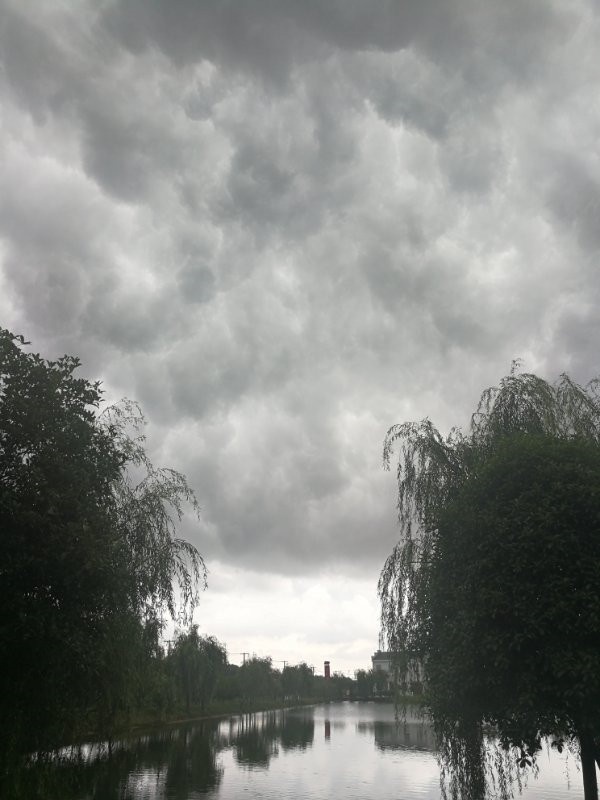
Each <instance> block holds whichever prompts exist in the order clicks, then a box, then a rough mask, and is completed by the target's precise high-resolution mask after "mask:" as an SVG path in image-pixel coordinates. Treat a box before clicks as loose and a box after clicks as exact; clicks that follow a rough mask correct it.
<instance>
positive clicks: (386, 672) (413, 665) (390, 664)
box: [371, 650, 423, 694]
mask: <svg viewBox="0 0 600 800" xmlns="http://www.w3.org/2000/svg"><path fill="white" fill-rule="evenodd" d="M371 662H372V664H373V674H374V676H375V693H376V694H378V693H380V692H390V691H392V689H394V688H395V687H396V686H397V687H398V688H399V689H400V690H401V691H402V692H407V693H409V694H420V692H421V691H422V688H423V669H422V666H421V664H420V663H419V661H417V660H416V659H415V658H410V657H409V656H408V655H407V654H406V653H390V652H387V651H385V650H378V651H377V652H376V653H373V655H372V656H371Z"/></svg>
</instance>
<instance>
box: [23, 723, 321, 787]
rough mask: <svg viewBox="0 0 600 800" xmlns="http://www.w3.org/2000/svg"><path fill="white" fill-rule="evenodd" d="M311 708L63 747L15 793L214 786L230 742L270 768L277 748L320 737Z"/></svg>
mask: <svg viewBox="0 0 600 800" xmlns="http://www.w3.org/2000/svg"><path fill="white" fill-rule="evenodd" d="M314 730H315V723H314V711H313V709H312V708H306V709H300V710H296V711H294V712H288V711H270V712H264V713H259V714H247V715H244V716H241V717H235V718H231V719H230V720H227V721H218V720H210V721H205V722H201V723H196V724H191V725H185V726H181V727H178V728H169V729H166V730H165V729H163V730H161V731H159V732H154V733H152V734H148V735H145V736H139V737H135V738H130V739H124V740H122V741H117V742H113V743H111V746H110V747H109V746H108V745H107V744H106V743H99V744H94V745H83V746H81V747H78V748H65V749H64V750H63V751H61V752H60V753H55V754H53V755H52V756H49V757H47V758H45V759H44V760H38V762H37V763H36V764H35V765H33V764H32V765H30V766H29V768H28V769H26V770H24V771H23V772H22V773H21V774H20V775H18V776H16V777H15V782H14V784H13V786H12V787H11V790H10V793H9V795H10V796H11V797H13V798H15V800H37V798H40V800H41V798H43V799H44V800H59V798H60V800H79V799H80V798H86V800H120V798H123V797H126V798H128V800H148V798H152V797H163V796H168V797H169V798H173V800H187V799H188V798H189V797H192V796H195V795H197V794H205V793H207V792H210V791H211V790H215V789H216V788H217V787H218V786H219V784H220V782H221V778H222V775H223V767H222V766H221V764H220V763H219V753H220V752H222V751H223V750H226V749H231V750H232V751H233V754H234V758H235V760H236V761H237V763H238V764H239V765H240V766H242V767H245V768H248V769H268V767H269V763H270V760H271V758H272V757H273V756H276V755H277V754H278V753H279V749H280V748H281V750H282V751H284V752H287V751H290V750H296V749H299V750H306V749H307V748H308V747H310V746H311V745H312V743H313V740H314Z"/></svg>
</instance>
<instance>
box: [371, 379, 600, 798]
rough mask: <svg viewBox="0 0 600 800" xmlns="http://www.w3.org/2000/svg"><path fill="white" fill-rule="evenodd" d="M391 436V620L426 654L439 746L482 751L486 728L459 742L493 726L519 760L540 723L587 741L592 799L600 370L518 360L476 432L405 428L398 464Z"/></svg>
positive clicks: (400, 429)
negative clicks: (576, 373) (589, 376)
mask: <svg viewBox="0 0 600 800" xmlns="http://www.w3.org/2000/svg"><path fill="white" fill-rule="evenodd" d="M396 443H400V447H401V452H400V458H399V463H398V472H397V477H398V486H399V494H398V511H399V520H400V530H401V538H400V541H399V543H398V545H397V546H396V547H395V549H394V551H393V552H392V554H391V555H390V557H389V558H388V560H387V562H386V564H385V567H384V569H383V571H382V574H381V578H380V584H379V591H380V596H381V600H382V622H383V628H384V631H385V633H386V635H387V638H388V642H389V644H390V647H391V649H393V650H395V651H404V652H411V653H415V654H416V656H417V657H418V658H419V659H420V660H421V661H422V663H423V665H424V667H425V672H426V681H427V702H428V704H429V707H430V710H431V711H432V713H433V716H434V721H435V723H436V726H437V728H438V733H439V734H440V738H441V746H442V749H443V750H444V752H445V753H446V754H447V755H452V753H454V755H456V754H457V753H460V754H461V755H462V756H464V755H465V753H466V752H470V753H471V755H472V754H473V752H477V755H478V756H481V755H482V753H483V748H482V746H481V739H480V744H479V745H478V746H477V747H475V748H474V749H473V747H472V746H469V747H466V749H465V748H463V749H462V750H461V749H460V747H458V748H457V746H456V745H455V744H452V743H451V742H450V740H451V739H452V737H454V738H456V735H457V732H460V731H462V732H463V733H464V732H465V731H469V732H470V733H469V734H468V735H469V736H472V734H473V731H475V730H478V731H479V733H481V729H482V725H484V724H485V723H490V724H492V725H494V726H495V729H496V730H497V731H498V732H499V736H500V741H501V743H502V744H503V745H504V747H505V748H507V749H509V748H511V747H514V748H516V753H517V757H518V763H519V764H520V765H521V766H526V765H527V764H528V763H530V762H531V759H532V757H533V756H534V754H535V752H536V750H537V749H538V748H539V746H540V739H541V737H543V736H550V737H552V738H553V739H554V740H555V741H556V743H557V744H558V746H562V743H563V742H564V741H565V740H569V739H572V740H577V741H578V742H579V745H580V749H581V754H582V760H583V766H584V784H585V788H586V797H588V796H589V797H595V796H596V789H595V773H594V764H593V760H594V750H595V737H596V734H597V733H598V732H600V713H599V712H598V711H597V710H596V709H598V708H599V707H600V706H599V704H598V700H599V699H600V646H599V645H600V588H599V587H600V581H599V580H598V578H599V577H600V566H599V565H600V558H599V557H600V398H599V392H598V382H597V381H593V382H592V383H590V384H589V385H588V386H587V387H585V388H583V387H580V386H578V385H577V384H575V383H574V382H573V381H572V380H571V379H570V378H569V377H568V376H566V375H563V376H561V377H560V379H559V380H558V381H557V382H556V383H555V384H549V383H548V382H546V381H544V380H543V379H541V378H539V377H537V376H535V375H531V374H527V373H524V374H522V373H519V372H518V369H517V367H516V365H515V367H514V368H513V371H512V372H511V374H510V375H508V376H507V377H505V378H504V379H503V380H502V381H501V383H500V385H499V386H498V387H496V388H492V389H488V390H487V391H486V392H484V393H483V395H482V398H481V400H480V403H479V405H478V408H477V410H476V412H475V414H474V415H473V417H472V420H471V425H470V428H469V429H468V430H467V431H466V432H463V431H460V430H458V429H455V430H453V431H451V433H450V434H449V436H448V437H447V438H443V437H442V436H441V435H440V434H439V432H438V431H437V430H436V429H435V427H434V426H433V425H432V424H431V422H430V421H429V420H424V421H422V422H421V423H417V424H415V423H407V424H404V425H400V426H395V427H393V428H392V429H391V430H390V432H389V433H388V436H387V438H386V442H385V445H384V459H385V462H386V464H387V465H388V466H389V464H390V461H391V457H392V451H393V447H394V446H395V444H396ZM444 740H445V742H444ZM471 745H472V742H471ZM590 765H591V766H590ZM455 767H456V765H455ZM467 772H468V771H467ZM465 774H466V773H465ZM471 774H473V773H471ZM480 778H481V775H480ZM479 783H480V789H481V787H482V786H483V785H484V783H485V781H483V782H482V780H480V781H479ZM454 789H455V790H456V791H458V789H457V787H456V786H455V787H454ZM468 791H470V792H471V793H472V792H473V791H474V786H473V785H471V786H470V788H469V789H468Z"/></svg>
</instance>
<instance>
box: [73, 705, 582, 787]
mask: <svg viewBox="0 0 600 800" xmlns="http://www.w3.org/2000/svg"><path fill="white" fill-rule="evenodd" d="M432 749H433V738H432V735H431V730H430V728H429V727H428V726H427V725H426V724H424V723H423V722H420V721H418V720H416V719H415V720H412V721H408V722H407V723H405V724H401V725H399V726H398V725H397V724H396V722H395V720H394V709H393V707H392V706H391V705H386V704H374V703H339V704H331V705H323V706H314V707H308V708H302V709H297V710H292V711H277V712H264V713H260V714H249V715H246V716H243V717H232V718H231V719H227V720H215V721H209V722H203V723H201V724H200V723H199V724H195V725H186V726H182V727H178V728H165V729H164V730H162V731H160V732H158V733H154V734H152V735H150V736H148V735H147V736H138V737H135V738H131V739H126V740H123V741H120V742H118V743H116V744H115V745H114V747H113V751H112V754H111V755H110V757H109V754H108V752H107V748H106V746H105V745H102V744H93V745H89V746H86V747H85V748H84V751H83V754H82V758H81V760H80V761H79V763H78V764H73V763H70V764H65V765H64V766H63V777H64V778H65V779H68V781H67V782H70V783H72V784H76V786H77V788H76V789H75V788H73V789H72V790H71V791H69V792H68V793H66V792H65V791H64V790H63V792H62V795H61V797H69V798H76V800H84V799H85V800H125V799H126V800H158V798H168V800H192V798H194V799H197V798H219V800H232V799H233V798H247V800H252V799H253V798H268V799H269V800H275V798H277V799H278V800H279V798H294V799H295V800H296V799H298V800H300V799H302V798H310V800H326V799H327V800H329V799H330V798H331V800H333V798H335V800H337V799H338V798H339V797H344V798H361V800H369V798H373V799H375V798H376V800H386V798H390V800H391V798H394V800H401V799H405V800H409V798H420V799H421V800H429V799H430V798H431V799H432V800H433V799H435V800H438V798H439V797H440V789H439V772H438V766H437V763H436V760H435V756H434V754H433V752H432ZM539 766H540V773H539V776H538V778H537V779H534V778H532V777H530V778H529V781H528V786H527V787H525V788H524V789H523V794H522V797H523V798H525V800H527V798H541V797H544V798H568V799H569V800H577V799H578V798H583V791H582V789H581V774H580V772H579V770H578V768H577V765H576V763H575V760H574V758H573V756H568V757H565V756H564V755H562V756H560V755H558V754H557V753H555V752H554V751H553V752H552V754H551V755H549V754H548V753H546V752H544V753H542V754H541V755H540V757H539ZM517 796H518V793H517Z"/></svg>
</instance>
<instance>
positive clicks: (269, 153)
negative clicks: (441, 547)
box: [0, 0, 600, 674]
mask: <svg viewBox="0 0 600 800" xmlns="http://www.w3.org/2000/svg"><path fill="white" fill-rule="evenodd" d="M599 41H600V8H599V6H598V3H597V2H595V1H594V0H554V1H552V0H506V2H496V0H489V2H485V0H484V2H481V0H443V2H442V0H438V2H434V1H433V0H396V2H393V1H392V0H387V1H386V0H245V1H244V2H239V1H238V2H236V1H235V0H229V1H228V2H225V1H220V0H211V1H209V0H122V2H117V1H113V0H107V1H105V2H100V1H99V0H0V92H1V96H2V106H1V112H0V113H1V117H0V137H1V138H0V185H1V187H2V188H1V190H0V324H1V325H3V326H4V327H8V328H10V329H11V330H13V331H14V332H17V333H22V334H24V335H25V336H26V337H27V338H28V339H30V340H32V342H33V343H34V345H35V349H36V350H38V351H40V352H42V353H43V354H44V355H46V356H47V357H55V356H57V355H60V354H62V353H65V352H66V353H70V354H75V355H79V356H80V358H81V360H82V362H83V368H82V374H85V375H86V376H87V377H90V378H93V379H96V378H100V379H102V380H103V382H104V386H105V389H106V392H107V397H108V398H112V399H116V398H119V397H122V396H127V397H130V398H133V399H136V400H138V401H139V402H140V404H141V406H142V408H143V410H144V412H145V415H146V417H147V419H148V422H149V424H148V437H149V440H148V445H149V449H150V451H151V454H152V456H153V458H154V460H155V462H156V463H158V464H163V465H166V466H171V467H175V468H177V469H179V470H181V471H183V472H184V473H186V475H187V476H188V480H189V482H190V483H191V484H192V486H193V487H194V488H195V490H196V493H197V496H198V500H199V502H200V505H201V507H202V523H201V526H200V528H198V526H192V525H191V524H189V523H188V524H187V525H186V526H185V527H186V535H187V536H188V537H189V538H190V539H191V540H192V541H193V542H194V544H196V545H197V546H198V547H199V549H200V551H201V552H202V553H203V554H204V556H205V557H206V560H207V562H208V566H209V569H210V576H209V589H208V590H207V592H206V593H205V594H204V595H203V598H202V603H201V606H200V608H199V610H198V612H197V622H198V623H199V625H200V629H201V631H203V632H207V633H211V634H214V635H216V636H217V637H218V638H219V639H221V640H223V641H224V642H225V643H226V644H227V645H228V648H229V650H230V652H231V653H232V654H235V653H238V652H242V651H247V652H250V653H252V652H256V653H257V654H259V655H271V656H272V657H273V659H274V660H276V661H279V660H284V659H285V660H287V661H290V662H296V661H299V660H301V659H305V660H307V661H308V662H309V663H313V664H314V665H315V667H316V671H317V672H321V671H322V662H323V659H325V658H328V659H330V660H331V662H332V668H333V669H340V670H344V671H346V673H348V674H351V673H353V671H354V669H356V668H358V667H368V666H369V665H370V660H369V659H370V655H371V654H372V652H373V651H374V650H375V649H376V647H377V640H378V603H377V595H376V584H377V578H378V575H379V571H380V569H381V567H382V565H383V562H384V560H385V558H386V556H387V554H388V553H389V551H390V550H391V548H392V546H393V544H394V542H395V539H396V537H397V529H396V514H395V485H394V476H393V473H386V472H384V471H383V469H382V465H381V449H382V442H383V438H384V436H385V433H386V430H387V429H388V428H389V426H390V425H392V424H393V423H397V422H402V421H405V420H409V419H421V418H422V417H425V416H429V417H431V418H432V419H433V420H434V421H435V422H436V423H437V424H438V426H439V427H440V429H441V430H442V431H443V432H444V433H445V432H447V430H448V429H449V427H450V426H452V425H454V424H460V425H464V424H465V423H467V421H468V418H469V414H470V412H471V411H472V410H473V407H474V405H475V403H476V401H477V399H478V397H479V394H480V392H481V390H482V389H484V388H485V387H486V386H489V385H491V384H494V383H496V382H497V381H498V379H499V378H500V377H501V376H502V375H503V374H506V372H508V370H509V368H510V363H511V360H512V359H513V358H514V357H517V356H520V357H522V358H523V359H524V360H525V366H526V367H527V368H528V369H530V370H532V371H536V372H539V373H540V374H543V375H544V376H546V377H555V376H556V375H557V374H558V373H560V372H561V371H563V370H567V371H569V372H570V373H571V374H572V375H573V376H574V377H576V378H577V379H578V380H580V381H587V380H588V379H589V378H591V377H592V376H594V375H596V374H598V373H599V372H600V370H599V365H598V344H599V333H600V317H599V315H598V299H599V292H600V270H599V264H598V255H599V247H600V146H599V143H600V58H599V57H598V42H599ZM231 658H232V660H233V661H236V660H239V658H238V656H237V655H232V656H231Z"/></svg>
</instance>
